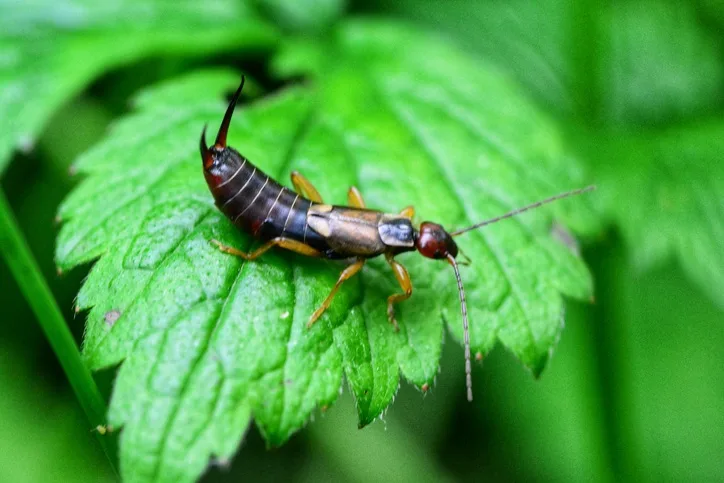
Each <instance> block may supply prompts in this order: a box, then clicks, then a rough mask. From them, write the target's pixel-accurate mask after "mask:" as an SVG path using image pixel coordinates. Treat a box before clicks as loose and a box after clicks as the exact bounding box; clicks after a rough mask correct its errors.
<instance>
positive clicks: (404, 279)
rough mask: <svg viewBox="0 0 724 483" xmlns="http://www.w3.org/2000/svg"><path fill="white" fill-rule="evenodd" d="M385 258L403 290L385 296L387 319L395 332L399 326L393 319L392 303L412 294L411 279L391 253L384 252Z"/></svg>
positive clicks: (393, 307)
mask: <svg viewBox="0 0 724 483" xmlns="http://www.w3.org/2000/svg"><path fill="white" fill-rule="evenodd" d="M385 258H386V259H387V263H389V264H390V267H392V271H393V272H394V274H395V278H396V279H397V282H398V283H399V284H400V287H402V290H403V292H404V293H396V294H392V295H390V296H389V297H387V319H388V320H389V321H390V323H391V324H392V325H393V326H394V327H395V332H397V331H398V330H400V327H399V326H398V325H397V320H396V319H395V305H394V304H396V303H400V302H402V301H403V300H407V299H409V298H410V295H412V280H410V274H409V273H407V269H405V267H403V266H402V264H401V263H400V262H398V261H396V260H395V259H394V258H393V255H391V254H389V253H387V254H385Z"/></svg>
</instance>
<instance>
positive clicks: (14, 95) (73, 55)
mask: <svg viewBox="0 0 724 483" xmlns="http://www.w3.org/2000/svg"><path fill="white" fill-rule="evenodd" d="M247 3H248V2H241V1H232V0H215V1H213V2H204V3H203V5H202V4H200V3H198V2H194V1H189V0H185V1H181V2H164V1H160V0H157V1H154V2H149V1H146V0H143V1H142V0H126V1H122V2H113V3H111V4H103V5H99V4H98V2H95V1H92V0H77V1H70V0H62V1H44V0H43V1H36V2H33V5H32V6H30V5H28V4H27V2H10V3H8V2H3V3H2V5H0V52H1V53H0V85H2V86H3V88H2V90H0V111H1V112H2V113H3V115H2V117H0V174H1V173H2V171H3V170H4V168H5V166H6V165H7V163H8V162H9V161H10V157H11V154H12V151H13V150H14V149H15V148H20V149H23V150H29V149H31V148H32V146H33V144H34V142H35V139H36V138H37V136H38V135H39V133H40V131H41V130H42V129H43V126H44V124H45V123H46V122H47V121H48V119H49V118H50V116H51V115H52V113H53V112H54V111H55V110H56V109H58V107H60V106H61V105H62V104H63V102H66V101H67V100H68V99H70V98H71V97H73V96H74V95H76V94H78V92H80V91H81V90H82V89H83V88H84V87H85V86H87V85H88V84H89V83H90V82H91V81H92V80H93V79H95V78H96V77H98V76H99V75H101V74H103V73H105V72H107V71H108V70H109V69H112V68H114V67H118V66H122V65H124V64H128V63H130V62H133V61H136V60H138V59H140V58H144V57H149V56H153V55H159V54H164V55H167V56H170V55H178V56H197V57H198V56H203V55H208V54H209V53H213V52H218V51H222V50H230V49H233V48H237V49H238V48H240V47H243V48H246V49H252V48H260V47H264V46H269V45H270V44H272V43H273V42H274V40H275V35H276V34H275V33H274V31H273V30H272V29H271V27H269V26H268V25H266V24H265V23H264V22H263V21H261V20H260V19H259V18H258V16H257V15H256V14H255V13H254V11H253V10H251V8H250V7H249V6H248V5H247Z"/></svg>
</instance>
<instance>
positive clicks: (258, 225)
mask: <svg viewBox="0 0 724 483" xmlns="http://www.w3.org/2000/svg"><path fill="white" fill-rule="evenodd" d="M211 150H212V152H213V151H214V150H217V153H215V154H216V156H214V158H215V162H214V163H213V165H212V166H211V167H210V168H209V169H206V170H205V176H206V181H207V183H208V185H209V188H210V189H211V192H212V193H213V195H214V199H215V200H216V205H217V206H218V207H219V209H220V210H221V211H222V212H223V213H224V214H225V215H226V216H227V217H228V218H229V219H230V220H231V221H232V222H233V223H234V224H235V225H236V226H237V227H239V228H240V229H241V230H243V231H245V232H247V233H250V234H251V235H253V236H254V237H256V238H258V239H260V240H262V241H268V240H272V239H274V238H279V237H284V238H288V239H292V240H296V241H298V242H301V243H303V244H305V245H308V246H309V247H311V248H314V249H315V250H317V251H319V252H321V253H322V254H323V255H324V256H325V257H327V258H331V259H344V258H350V257H355V256H365V257H368V258H369V257H373V256H377V255H382V254H384V253H385V252H387V251H390V250H392V251H393V252H395V253H399V252H402V251H408V250H414V249H415V247H414V240H413V232H414V230H413V228H412V224H411V222H410V221H409V219H407V218H404V217H402V216H399V215H386V214H383V213H382V212H379V211H375V210H368V209H363V208H353V207H345V206H332V205H326V204H323V203H314V202H313V201H311V200H308V199H307V198H305V197H303V196H302V195H301V194H299V193H296V192H294V191H292V190H290V189H288V188H286V187H284V186H281V185H280V184H279V183H277V182H276V181H275V180H274V179H272V178H271V177H269V176H268V175H267V174H265V173H264V172H263V171H261V170H260V169H259V168H257V167H256V166H254V164H252V163H251V162H250V161H249V160H248V159H246V158H245V157H244V156H242V155H241V154H239V153H238V152H237V151H236V150H234V149H233V148H229V147H226V148H223V149H216V148H211ZM405 224H406V225H409V226H408V229H407V230H404V226H405ZM391 230H392V231H394V232H395V233H398V232H400V230H403V231H405V232H406V233H407V237H404V238H403V239H400V238H399V237H397V238H395V237H394V233H393V234H392V235H390V231H391ZM389 242H392V243H393V245H390V244H389Z"/></svg>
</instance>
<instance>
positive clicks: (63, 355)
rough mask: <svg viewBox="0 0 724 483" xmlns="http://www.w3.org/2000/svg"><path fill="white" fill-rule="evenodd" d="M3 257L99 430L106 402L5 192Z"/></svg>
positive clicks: (1, 198)
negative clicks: (16, 219) (82, 358)
mask: <svg viewBox="0 0 724 483" xmlns="http://www.w3.org/2000/svg"><path fill="white" fill-rule="evenodd" d="M0 254H1V256H2V257H3V258H4V259H5V261H6V263H7V264H8V267H9V268H10V271H11V272H12V273H13V276H14V277H15V280H16V281H17V283H18V285H19V286H20V290H21V291H22V292H23V294H24V295H25V298H26V299H27V301H28V304H30V307H31V308H32V310H33V312H34V313H35V316H36V317H37V319H38V322H39V323H40V326H41V327H42V328H43V331H44V332H45V335H46V337H47V338H48V341H49V342H50V345H51V347H52V348H53V351H54V352H55V355H56V356H57V357H58V360H60V365H61V366H62V367H63V370H64V371H65V374H66V375H67V376H68V381H69V382H70V385H71V387H72V388H73V391H74V392H75V395H76V397H77V398H78V402H79V403H80V405H81V407H82V408H83V411H85V413H86V416H87V417H88V420H89V421H90V423H91V425H92V426H93V427H96V426H97V425H99V424H103V423H104V421H105V420H106V412H107V408H106V403H105V401H104V400H103V397H102V396H101V393H100V391H99V390H98V386H96V383H95V381H94V380H93V377H92V376H91V373H90V371H89V370H88V368H87V367H86V365H85V364H84V363H83V361H82V360H81V358H80V353H79V352H78V347H77V346H76V344H75V340H74V339H73V335H72V334H71V333H70V330H69V329H68V326H67V325H66V323H65V320H64V319H63V315H62V314H61V312H60V308H59V307H58V304H57V303H56V302H55V298H53V294H52V293H51V291H50V287H48V284H47V283H46V281H45V279H44V278H43V275H42V274H41V272H40V268H39V267H38V264H37V262H36V261H35V258H33V254H32V253H31V252H30V248H29V247H28V245H27V243H26V241H25V238H24V237H23V234H22V233H21V231H20V227H18V224H17V222H16V221H15V217H14V216H13V213H12V210H11V209H10V205H9V204H8V202H7V199H6V198H5V194H4V193H3V192H2V190H0ZM97 436H98V441H99V442H100V444H101V446H102V448H103V451H104V452H105V453H106V456H107V457H108V461H109V462H110V464H111V467H112V468H113V471H114V472H116V474H117V470H116V465H115V455H116V451H115V444H114V440H113V439H111V438H108V436H105V437H104V436H103V435H101V434H98V435H97Z"/></svg>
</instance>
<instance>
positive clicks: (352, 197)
mask: <svg viewBox="0 0 724 483" xmlns="http://www.w3.org/2000/svg"><path fill="white" fill-rule="evenodd" d="M347 201H349V206H351V207H352V208H365V200H364V198H362V193H360V192H359V190H358V189H357V188H356V187H354V186H350V188H349V191H347Z"/></svg>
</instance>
